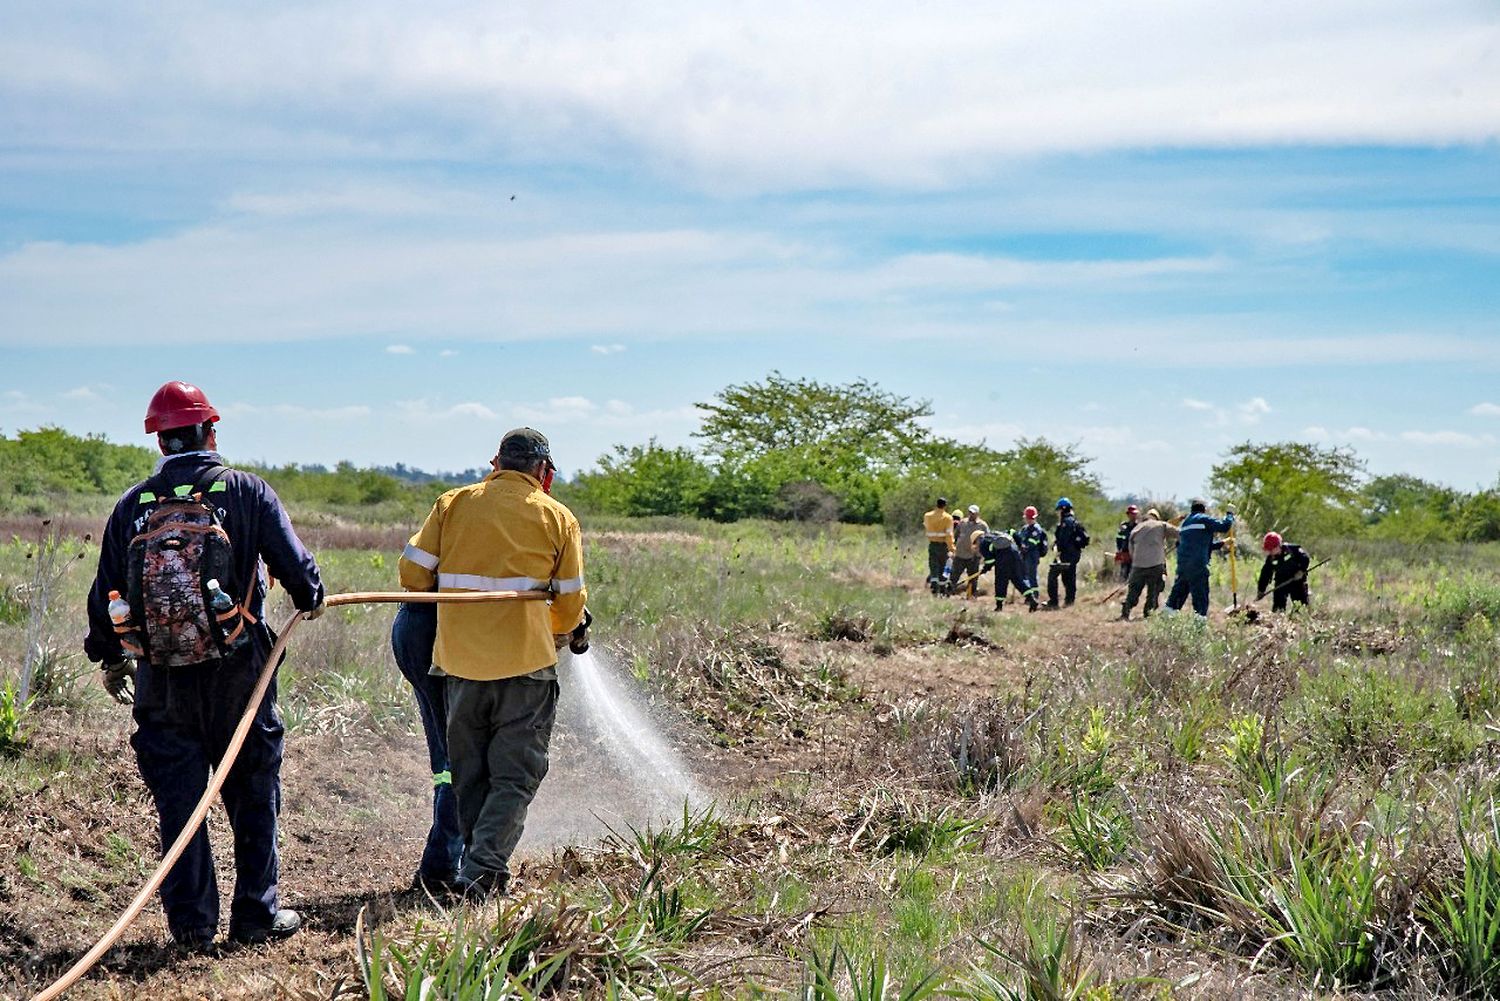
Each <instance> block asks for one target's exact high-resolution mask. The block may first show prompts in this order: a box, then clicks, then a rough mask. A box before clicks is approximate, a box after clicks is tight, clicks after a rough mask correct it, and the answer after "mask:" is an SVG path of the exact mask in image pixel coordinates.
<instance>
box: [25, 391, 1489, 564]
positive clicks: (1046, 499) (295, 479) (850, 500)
mask: <svg viewBox="0 0 1500 1001" xmlns="http://www.w3.org/2000/svg"><path fill="white" fill-rule="evenodd" d="M698 407H699V409H701V410H702V411H703V413H704V419H703V422H702V425H701V426H700V427H699V429H698V431H697V432H695V434H694V438H695V439H696V442H697V445H698V447H696V448H689V447H671V448H669V447H666V446H663V445H660V444H658V443H657V442H656V440H655V439H652V440H649V441H647V442H646V443H644V444H636V445H617V446H615V447H614V449H613V450H612V451H610V452H609V453H607V454H605V455H602V456H600V457H599V459H598V460H597V462H596V464H595V467H594V468H592V469H590V470H589V471H587V472H584V473H581V474H580V475H578V476H577V477H575V478H574V479H573V480H572V481H571V482H567V483H562V482H559V483H558V485H557V486H556V488H555V490H556V492H557V493H558V495H559V497H560V498H561V499H563V500H564V501H565V502H567V503H568V504H570V505H571V506H573V507H575V508H576V509H578V510H579V511H580V512H582V513H595V514H614V515H625V516H633V517H644V516H652V515H669V516H689V517H697V518H705V519H712V520H715V521H736V520H739V519H742V518H770V519H785V520H796V521H835V520H837V521H846V522H853V523H858V524H884V525H887V526H889V527H890V528H891V529H892V530H894V531H898V532H906V531H916V530H917V529H918V526H919V525H920V521H921V515H922V512H923V511H925V510H926V509H927V508H928V507H930V506H931V504H932V501H933V499H934V498H935V497H937V496H938V495H943V496H946V497H947V498H948V499H949V501H950V502H951V505H952V507H953V508H954V509H955V510H956V509H960V508H963V507H966V506H967V505H969V504H970V503H977V504H979V505H980V506H981V508H982V509H983V511H984V512H985V514H986V516H990V515H993V516H995V519H996V520H995V524H996V525H997V527H998V526H999V525H1008V524H1010V523H1011V522H1013V521H1016V520H1018V518H1019V513H1020V511H1021V509H1022V508H1023V507H1024V506H1026V505H1027V504H1035V505H1037V506H1038V507H1040V508H1043V509H1044V511H1045V510H1046V509H1048V508H1050V507H1051V505H1052V503H1053V502H1054V501H1055V500H1056V499H1057V498H1058V497H1061V496H1067V497H1069V498H1070V499H1071V500H1072V501H1073V505H1074V508H1075V509H1076V510H1077V511H1078V513H1079V515H1080V517H1081V518H1082V519H1083V520H1084V521H1085V522H1087V523H1090V524H1093V525H1095V526H1098V527H1101V528H1102V527H1104V526H1105V525H1108V524H1111V523H1112V521H1113V520H1114V519H1115V518H1116V517H1117V514H1118V512H1117V511H1116V510H1115V509H1116V508H1118V507H1119V506H1120V505H1121V504H1122V503H1124V502H1125V501H1126V500H1136V501H1145V502H1152V503H1155V504H1156V506H1158V507H1161V508H1162V509H1163V513H1166V512H1167V511H1168V510H1172V509H1175V507H1176V505H1175V504H1174V503H1173V502H1172V501H1171V500H1170V499H1167V498H1113V499H1111V498H1109V497H1107V496H1106V495H1105V492H1104V489H1103V487H1102V485H1101V483H1100V481H1099V479H1098V477H1097V476H1096V475H1095V474H1094V472H1093V471H1092V469H1091V459H1090V458H1089V457H1087V456H1085V455H1083V454H1082V453H1081V452H1080V451H1079V449H1078V447H1077V446H1076V445H1069V444H1058V443H1054V442H1051V441H1048V440H1047V439H1045V438H1023V439H1019V440H1017V441H1016V442H1014V443H1013V444H1011V445H1010V447H1008V448H1003V449H997V448H993V447H991V446H989V445H986V444H979V445H971V444H961V443H959V442H957V441H954V440H952V439H950V438H946V437H943V436H941V435H939V434H937V433H935V432H934V431H933V430H932V429H931V428H930V427H928V426H927V424H926V423H925V421H926V420H927V419H928V418H930V417H931V416H932V407H931V404H930V403H929V402H928V401H925V400H914V399H910V398H908V397H904V396H900V395H897V394H894V393H890V392H887V391H885V390H883V389H881V388H880V387H879V386H876V385H874V384H873V383H870V382H867V381H864V380H860V381H856V382H851V383H846V384H842V385H836V384H827V383H822V382H818V381H816V380H811V379H792V378H787V377H786V376H783V375H781V374H780V373H777V372H773V373H771V374H770V375H769V376H767V377H766V378H765V379H763V380H760V381H755V382H746V383H739V384H735V385H730V386H727V387H725V388H724V389H722V390H720V391H719V392H718V393H717V394H716V395H715V396H714V398H713V399H712V400H709V401H707V402H704V403H700V404H698ZM157 458H158V455H157V453H156V452H154V451H153V450H151V449H148V448H143V447H141V446H136V445H116V444H112V443H110V442H109V441H107V440H106V439H105V438H103V437H102V436H99V435H85V436H82V437H80V436H77V435H73V434H70V433H69V432H67V431H64V430H62V429H60V428H55V427H44V428H39V429H36V430H31V431H20V432H18V433H17V434H16V435H15V436H14V437H7V436H5V435H4V434H0V510H5V509H13V508H15V507H16V506H17V502H18V501H25V500H26V499H28V498H30V499H44V498H47V497H50V496H57V495H68V494H92V495H100V494H105V495H108V494H118V493H120V492H121V491H123V490H125V488H127V487H128V486H130V485H131V484H132V483H134V482H136V481H138V480H140V479H143V478H144V477H146V476H147V475H149V474H150V472H151V469H152V467H153V465H154V464H155V462H156V459H157ZM245 468H248V469H251V470H253V471H254V472H257V473H259V474H260V475H262V476H263V477H265V478H266V480H267V481H268V482H269V483H270V484H271V486H272V487H273V488H274V489H275V490H276V492H277V493H278V494H280V495H281V496H282V498H283V499H284V500H285V501H286V502H287V503H289V504H291V505H294V506H312V507H324V508H361V507H374V506H383V507H385V508H395V509H398V510H402V511H407V510H410V511H421V510H425V508H426V506H427V505H429V504H430V503H431V502H432V501H433V500H434V499H435V498H436V497H437V495H438V494H439V493H441V492H442V491H443V490H444V489H446V488H447V487H449V486H451V485H453V484H455V483H465V482H472V481H473V480H475V479H478V478H479V477H480V476H481V475H482V474H483V472H484V470H477V469H476V470H466V471H464V472H463V473H457V474H446V475H445V474H428V473H424V472H422V471H421V470H415V469H411V468H409V467H406V466H404V465H396V466H389V467H378V468H359V467H356V466H354V465H353V464H352V463H347V462H343V463H339V464H338V465H337V466H335V467H334V468H332V469H328V468H326V467H323V466H298V465H285V466H274V467H271V466H246V467H245ZM1208 489H1209V492H1210V494H1211V495H1212V497H1213V499H1214V500H1215V501H1217V502H1219V503H1221V504H1234V505H1236V507H1237V508H1238V510H1239V511H1240V514H1241V517H1242V519H1243V520H1244V522H1245V523H1246V524H1247V525H1249V526H1251V527H1253V528H1255V529H1258V530H1266V529H1272V528H1275V529H1278V530H1286V531H1291V532H1294V533H1296V534H1299V535H1301V536H1304V537H1322V538H1330V537H1336V536H1343V537H1347V536H1354V535H1367V536H1371V537H1375V538H1388V539H1399V540H1405V541H1409V542H1436V541H1491V540H1497V539H1500V488H1494V487H1492V488H1489V489H1484V490H1479V491H1476V492H1473V493H1469V492H1464V491H1461V490H1456V489H1454V488H1452V487H1448V486H1444V485H1442V484H1437V483H1432V482H1429V481H1426V480H1422V479H1419V478H1417V477H1415V476H1408V475H1404V474H1395V475H1382V476H1370V475H1369V474H1368V472H1367V470H1366V468H1365V465H1364V463H1363V462H1362V461H1361V460H1360V459H1359V457H1358V456H1357V455H1356V454H1355V453H1354V452H1353V451H1351V450H1349V449H1346V448H1337V447H1334V448H1329V447H1323V446H1319V445H1315V444H1309V443H1305V442H1275V443H1270V444H1266V443H1254V442H1244V443H1242V444H1240V445H1236V446H1234V447H1233V448H1231V449H1230V450H1229V451H1228V452H1227V453H1226V454H1225V456H1224V457H1223V459H1222V460H1221V461H1220V462H1219V463H1217V464H1215V465H1214V466H1213V468H1212V469H1211V470H1210V472H1209V477H1208Z"/></svg>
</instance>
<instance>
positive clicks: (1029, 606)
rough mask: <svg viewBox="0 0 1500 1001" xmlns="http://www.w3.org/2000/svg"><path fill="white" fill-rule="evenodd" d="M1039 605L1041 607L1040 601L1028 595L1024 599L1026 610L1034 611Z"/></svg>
mask: <svg viewBox="0 0 1500 1001" xmlns="http://www.w3.org/2000/svg"><path fill="white" fill-rule="evenodd" d="M1040 607H1041V603H1040V602H1039V601H1037V600H1036V599H1035V598H1031V597H1028V598H1027V599H1026V611H1028V612H1034V611H1036V610H1037V609H1038V608H1040Z"/></svg>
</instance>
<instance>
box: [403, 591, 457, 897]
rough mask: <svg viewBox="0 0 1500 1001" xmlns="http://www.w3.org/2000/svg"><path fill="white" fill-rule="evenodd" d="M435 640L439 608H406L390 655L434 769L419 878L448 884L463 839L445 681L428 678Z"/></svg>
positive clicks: (405, 606) (418, 870)
mask: <svg viewBox="0 0 1500 1001" xmlns="http://www.w3.org/2000/svg"><path fill="white" fill-rule="evenodd" d="M436 640H437V605H417V604H404V605H402V606H401V607H400V608H399V609H398V610H397V611H396V621H395V623H394V624H393V625H392V626H391V650H392V652H393V653H395V655H396V666H397V667H399V668H400V669H401V673H402V675H404V676H405V677H406V680H407V681H408V682H410V683H411V689H412V694H414V695H415V696H416V697H417V712H418V713H419V714H421V717H422V732H423V733H424V734H425V735H426V737H427V760H428V762H429V764H431V766H432V826H431V827H429V828H428V829H427V846H426V847H425V848H423V849H422V863H421V865H420V867H419V868H418V869H417V875H418V876H419V877H420V878H421V879H423V880H424V881H427V882H430V883H437V884H442V883H451V882H452V881H453V880H454V879H455V878H456V877H457V876H458V866H459V863H460V862H461V861H462V859H463V853H464V836H463V832H462V831H461V830H460V829H459V826H458V798H457V797H456V796H454V795H453V774H452V770H451V769H450V768H449V766H448V705H447V702H446V700H445V698H444V688H443V683H444V681H445V680H446V679H445V678H444V677H443V675H440V674H431V673H429V672H430V670H431V668H432V644H433V643H434V642H436Z"/></svg>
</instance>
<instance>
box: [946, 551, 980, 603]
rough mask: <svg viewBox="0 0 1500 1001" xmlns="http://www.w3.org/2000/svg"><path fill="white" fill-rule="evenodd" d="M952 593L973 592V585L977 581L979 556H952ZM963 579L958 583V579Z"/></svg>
mask: <svg viewBox="0 0 1500 1001" xmlns="http://www.w3.org/2000/svg"><path fill="white" fill-rule="evenodd" d="M952 572H953V593H954V594H959V593H963V594H973V593H974V585H975V584H977V583H979V557H978V556H966V557H962V558H960V557H958V556H955V557H953V571H952ZM961 580H962V581H964V583H963V584H962V585H960V584H959V583H958V582H959V581H961Z"/></svg>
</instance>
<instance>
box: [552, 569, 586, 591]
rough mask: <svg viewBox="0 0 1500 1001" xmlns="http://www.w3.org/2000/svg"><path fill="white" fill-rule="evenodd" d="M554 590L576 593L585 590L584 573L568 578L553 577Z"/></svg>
mask: <svg viewBox="0 0 1500 1001" xmlns="http://www.w3.org/2000/svg"><path fill="white" fill-rule="evenodd" d="M552 590H553V591H554V592H555V593H557V594H576V593H577V592H579V591H582V590H583V575H582V574H579V575H578V576H577V577H569V578H568V579H567V580H557V579H556V578H553V581H552Z"/></svg>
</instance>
